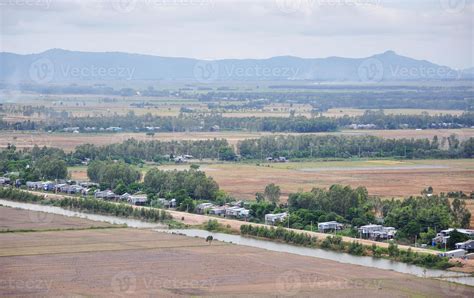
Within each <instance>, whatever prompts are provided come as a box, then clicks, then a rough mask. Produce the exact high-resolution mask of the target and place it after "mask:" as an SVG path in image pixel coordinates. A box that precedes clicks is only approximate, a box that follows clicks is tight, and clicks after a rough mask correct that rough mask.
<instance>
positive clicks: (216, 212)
mask: <svg viewBox="0 0 474 298" xmlns="http://www.w3.org/2000/svg"><path fill="white" fill-rule="evenodd" d="M225 210H226V207H224V206H220V207H214V208H211V209H209V214H213V215H219V216H223V215H225Z"/></svg>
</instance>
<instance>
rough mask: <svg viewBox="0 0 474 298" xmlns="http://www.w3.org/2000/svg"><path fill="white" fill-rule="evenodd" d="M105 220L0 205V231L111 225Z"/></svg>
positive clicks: (84, 227) (85, 227)
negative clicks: (99, 220) (98, 220)
mask: <svg viewBox="0 0 474 298" xmlns="http://www.w3.org/2000/svg"><path fill="white" fill-rule="evenodd" d="M111 226H112V225H111V224H108V223H105V222H97V221H89V220H86V219H82V218H77V217H65V216H60V215H55V214H52V213H44V212H36V211H28V210H22V209H14V208H8V207H1V206H0V231H6V230H8V231H14V230H36V231H38V230H49V229H87V228H91V227H111Z"/></svg>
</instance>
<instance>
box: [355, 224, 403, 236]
mask: <svg viewBox="0 0 474 298" xmlns="http://www.w3.org/2000/svg"><path fill="white" fill-rule="evenodd" d="M396 232H397V230H396V229H395V228H393V227H384V226H382V225H374V224H370V225H365V226H361V227H360V228H359V234H360V235H361V237H362V238H368V239H374V240H377V239H393V238H394V237H395V234H396Z"/></svg>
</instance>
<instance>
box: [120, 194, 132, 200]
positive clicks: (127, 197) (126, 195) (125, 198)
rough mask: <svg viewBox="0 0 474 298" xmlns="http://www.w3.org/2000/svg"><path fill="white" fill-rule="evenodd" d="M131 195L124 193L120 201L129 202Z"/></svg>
mask: <svg viewBox="0 0 474 298" xmlns="http://www.w3.org/2000/svg"><path fill="white" fill-rule="evenodd" d="M130 196H131V195H130V194H129V193H128V192H126V193H124V194H123V195H121V196H120V201H128V199H129V198H130Z"/></svg>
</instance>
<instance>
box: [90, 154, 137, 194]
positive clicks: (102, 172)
mask: <svg viewBox="0 0 474 298" xmlns="http://www.w3.org/2000/svg"><path fill="white" fill-rule="evenodd" d="M87 176H88V177H89V179H90V180H91V181H93V182H96V183H99V184H100V185H101V187H102V188H111V189H114V188H116V187H117V186H120V185H125V186H129V185H130V184H133V183H137V182H138V181H140V178H141V173H140V171H138V170H136V169H135V168H134V167H132V166H130V165H128V164H126V163H124V162H107V161H99V160H95V161H92V162H91V163H90V164H89V166H88V167H87Z"/></svg>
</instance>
